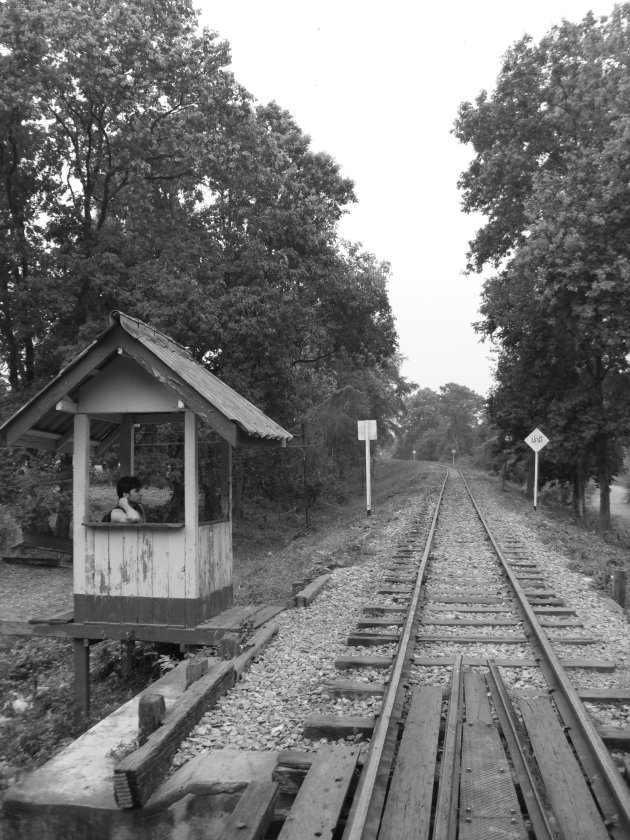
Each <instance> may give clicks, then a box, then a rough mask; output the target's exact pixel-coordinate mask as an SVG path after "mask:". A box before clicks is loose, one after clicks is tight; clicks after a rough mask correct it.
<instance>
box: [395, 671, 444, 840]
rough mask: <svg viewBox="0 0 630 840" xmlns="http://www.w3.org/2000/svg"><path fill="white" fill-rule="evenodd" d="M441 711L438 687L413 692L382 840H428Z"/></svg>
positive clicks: (440, 695)
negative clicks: (389, 839) (390, 839)
mask: <svg viewBox="0 0 630 840" xmlns="http://www.w3.org/2000/svg"><path fill="white" fill-rule="evenodd" d="M441 709H442V691H441V689H440V688H439V687H438V686H422V687H420V688H415V689H414V690H413V693H412V695H411V704H410V706H409V713H408V715H407V720H406V722H405V729H404V732H403V735H402V739H401V742H400V747H399V749H398V755H397V758H396V764H395V765H394V772H393V776H392V781H391V785H390V788H389V792H388V795H387V802H386V803H385V810H384V813H383V820H382V823H381V830H380V836H381V837H383V838H392V840H393V838H396V840H428V837H429V829H430V826H431V802H432V800H433V787H434V782H435V765H436V759H437V746H438V738H439V733H440V714H441Z"/></svg>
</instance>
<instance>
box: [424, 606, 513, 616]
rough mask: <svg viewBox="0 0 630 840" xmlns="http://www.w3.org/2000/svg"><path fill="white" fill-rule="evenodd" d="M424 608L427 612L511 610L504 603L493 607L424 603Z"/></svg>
mask: <svg viewBox="0 0 630 840" xmlns="http://www.w3.org/2000/svg"><path fill="white" fill-rule="evenodd" d="M424 608H425V610H427V611H429V612H456V613H480V614H482V613H504V612H513V609H512V607H509V606H507V605H505V604H497V605H496V606H494V607H488V606H485V605H484V604H479V605H478V606H469V605H467V604H462V605H461V606H457V605H449V604H425V606H424Z"/></svg>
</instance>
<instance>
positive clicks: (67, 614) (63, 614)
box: [28, 610, 74, 624]
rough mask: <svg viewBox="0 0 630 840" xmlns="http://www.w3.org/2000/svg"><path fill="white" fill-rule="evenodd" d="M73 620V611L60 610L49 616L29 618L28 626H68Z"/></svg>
mask: <svg viewBox="0 0 630 840" xmlns="http://www.w3.org/2000/svg"><path fill="white" fill-rule="evenodd" d="M73 618H74V610H60V611H59V612H55V613H51V614H50V615H43V616H39V615H35V616H33V617H32V618H29V620H28V623H29V624H68V623H69V622H70V621H72V619H73Z"/></svg>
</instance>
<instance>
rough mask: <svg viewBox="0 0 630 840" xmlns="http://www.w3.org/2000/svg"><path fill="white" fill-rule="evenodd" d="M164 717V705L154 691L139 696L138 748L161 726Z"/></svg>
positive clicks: (159, 695) (160, 697) (162, 700)
mask: <svg viewBox="0 0 630 840" xmlns="http://www.w3.org/2000/svg"><path fill="white" fill-rule="evenodd" d="M165 717H166V703H165V701H164V697H163V696H162V695H161V694H158V693H157V692H156V691H154V692H147V693H146V694H142V695H141V696H140V702H139V703H138V744H139V745H140V746H142V745H143V744H144V742H145V741H146V740H147V738H148V737H149V735H151V734H153V732H155V730H156V729H158V728H159V727H160V726H161V725H162V723H163V722H164V718H165Z"/></svg>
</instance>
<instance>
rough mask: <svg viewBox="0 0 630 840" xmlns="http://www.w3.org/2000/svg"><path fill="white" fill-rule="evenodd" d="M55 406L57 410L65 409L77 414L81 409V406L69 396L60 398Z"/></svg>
mask: <svg viewBox="0 0 630 840" xmlns="http://www.w3.org/2000/svg"><path fill="white" fill-rule="evenodd" d="M55 408H56V409H57V411H65V412H66V414H76V413H77V412H78V410H79V406H78V405H77V404H76V403H75V401H74V400H72V399H70V397H68V396H66V397H62V398H61V399H60V400H58V401H57V404H56V405H55Z"/></svg>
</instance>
